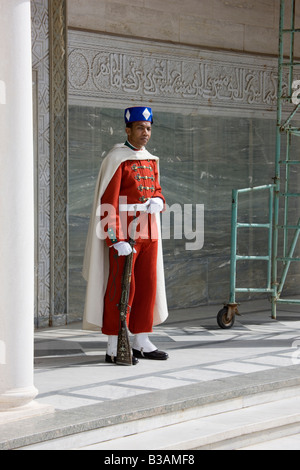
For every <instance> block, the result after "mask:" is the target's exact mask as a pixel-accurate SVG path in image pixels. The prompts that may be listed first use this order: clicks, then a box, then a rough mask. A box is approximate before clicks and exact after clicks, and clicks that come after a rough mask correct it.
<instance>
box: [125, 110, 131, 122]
mask: <svg viewBox="0 0 300 470" xmlns="http://www.w3.org/2000/svg"><path fill="white" fill-rule="evenodd" d="M130 116H131V114H130V111H129V109H128V111H127V113H126V119H127V121H129V119H130Z"/></svg>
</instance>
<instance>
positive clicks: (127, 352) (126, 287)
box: [116, 211, 137, 366]
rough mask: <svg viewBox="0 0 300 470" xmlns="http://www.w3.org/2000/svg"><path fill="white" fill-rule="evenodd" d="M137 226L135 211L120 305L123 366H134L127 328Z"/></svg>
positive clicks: (121, 361) (119, 344)
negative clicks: (130, 250) (130, 249)
mask: <svg viewBox="0 0 300 470" xmlns="http://www.w3.org/2000/svg"><path fill="white" fill-rule="evenodd" d="M136 226H137V217H136V211H135V218H134V220H133V222H132V234H131V237H130V239H129V242H128V243H129V244H130V246H131V248H132V252H131V253H130V255H128V256H126V260H125V265H124V270H123V277H122V294H121V300H120V303H119V310H120V329H119V336H118V351H117V359H116V363H117V364H119V365H122V366H132V350H131V346H130V340H129V331H128V326H127V311H128V302H129V295H130V286H131V276H132V263H133V255H134V245H135V233H136Z"/></svg>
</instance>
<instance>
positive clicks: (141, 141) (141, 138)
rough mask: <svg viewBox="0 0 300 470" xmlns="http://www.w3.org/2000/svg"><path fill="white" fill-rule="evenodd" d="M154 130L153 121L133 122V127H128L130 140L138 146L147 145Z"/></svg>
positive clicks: (127, 131)
mask: <svg viewBox="0 0 300 470" xmlns="http://www.w3.org/2000/svg"><path fill="white" fill-rule="evenodd" d="M151 132H152V124H151V122H146V121H138V122H134V123H133V124H132V128H128V127H127V128H126V133H127V136H128V140H129V142H130V143H131V145H133V146H134V147H136V148H142V147H146V145H147V144H148V142H149V140H150V138H151Z"/></svg>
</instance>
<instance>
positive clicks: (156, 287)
mask: <svg viewBox="0 0 300 470" xmlns="http://www.w3.org/2000/svg"><path fill="white" fill-rule="evenodd" d="M125 123H126V133H127V141H126V142H125V144H118V145H116V146H115V147H114V148H113V149H112V150H111V151H110V153H109V154H108V155H107V157H106V158H105V159H104V161H103V163H102V166H101V169H100V173H99V177H98V182H97V186H96V191H95V199H94V206H93V212H92V217H91V221H90V227H89V233H88V239H87V245H86V253H85V259H84V269H83V275H84V278H85V279H86V280H87V294H86V305H85V314H84V329H88V330H95V329H101V330H102V333H103V334H105V335H107V336H108V347H107V354H106V362H108V363H115V362H116V357H117V345H118V333H119V326H120V310H119V302H120V299H121V295H122V274H123V269H124V264H125V258H126V256H129V255H130V254H132V250H134V252H133V267H132V276H131V287H130V295H129V302H128V304H129V307H128V315H127V324H128V329H129V331H130V332H131V333H132V334H133V335H134V339H133V344H132V350H133V360H132V363H133V364H134V365H135V364H137V363H138V359H139V358H144V359H151V360H167V359H168V354H167V353H166V352H163V351H159V350H158V349H157V348H156V347H155V346H154V345H153V343H152V342H151V341H150V339H149V333H151V332H152V330H153V326H156V325H159V324H161V323H163V322H164V321H165V320H166V319H167V317H168V307H167V300H166V290H165V279H164V268H163V254H162V240H161V230H160V216H159V214H160V212H162V211H163V210H164V205H165V199H164V196H163V195H162V190H161V186H160V180H159V159H158V157H155V156H153V155H151V154H150V153H149V152H148V151H147V150H146V145H147V144H148V142H149V140H150V138H151V132H152V124H153V114H152V109H151V108H145V107H134V108H128V109H126V110H125ZM134 219H136V221H135V227H136V236H135V246H134V248H132V247H131V245H130V244H129V243H128V241H129V239H130V237H131V233H130V231H131V228H132V224H133V220H134Z"/></svg>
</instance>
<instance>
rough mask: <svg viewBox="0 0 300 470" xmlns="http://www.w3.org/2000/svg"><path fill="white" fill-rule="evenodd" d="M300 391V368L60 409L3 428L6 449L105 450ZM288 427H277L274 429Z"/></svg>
mask: <svg viewBox="0 0 300 470" xmlns="http://www.w3.org/2000/svg"><path fill="white" fill-rule="evenodd" d="M299 392H300V377H299V371H298V366H292V367H289V368H281V369H278V370H276V373H274V371H272V370H271V371H264V372H258V373H252V374H246V375H245V376H243V377H229V378H226V379H222V380H215V381H213V382H203V383H197V384H193V385H191V386H184V387H178V388H175V389H172V390H162V391H158V392H153V393H148V394H143V395H138V396H136V397H134V398H132V397H128V398H126V399H121V400H113V401H111V402H110V403H109V406H108V404H107V403H100V404H98V405H90V406H83V407H80V408H75V409H72V410H65V411H59V410H58V411H56V412H55V413H53V414H49V415H46V416H41V417H36V418H32V419H24V420H22V422H12V423H8V424H3V425H0V449H1V450H8V449H20V448H28V449H33V450H34V449H51V450H55V449H75V448H88V447H89V446H93V445H101V443H103V445H104V446H105V445H106V444H108V442H109V441H114V440H116V439H122V438H123V437H124V436H134V435H139V434H142V433H147V432H151V431H152V430H153V429H156V430H163V429H164V428H166V427H169V426H170V427H171V428H170V430H172V429H173V428H172V426H177V425H178V426H181V425H182V426H184V425H187V427H189V424H187V423H190V422H194V421H195V420H202V419H210V418H211V419H218V417H220V416H224V417H225V416H226V413H235V412H237V413H238V412H243V410H245V413H247V410H248V409H251V408H253V407H256V406H264V405H266V406H267V405H268V404H270V405H272V403H276V402H280V401H281V400H292V399H293V400H294V399H297V397H299V396H300V393H299ZM295 409H296V408H295ZM297 419H298V418H297ZM295 422H297V420H296V421H295ZM193 424H196V423H195V422H194V423H193ZM287 424H288V423H285V422H284V421H283V422H281V421H280V422H279V423H276V422H271V425H272V426H273V425H274V426H277V425H278V426H283V425H287ZM174 429H175V428H174ZM162 432H163V431H162ZM200 444H201V443H200ZM200 444H199V445H200ZM166 445H168V444H166ZM193 445H194V444H193ZM196 445H198V443H197V442H196ZM201 445H202V444H201Z"/></svg>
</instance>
